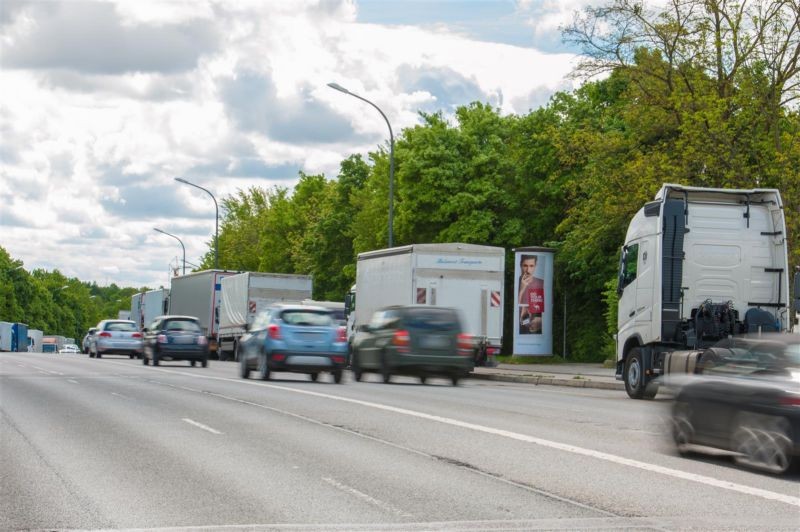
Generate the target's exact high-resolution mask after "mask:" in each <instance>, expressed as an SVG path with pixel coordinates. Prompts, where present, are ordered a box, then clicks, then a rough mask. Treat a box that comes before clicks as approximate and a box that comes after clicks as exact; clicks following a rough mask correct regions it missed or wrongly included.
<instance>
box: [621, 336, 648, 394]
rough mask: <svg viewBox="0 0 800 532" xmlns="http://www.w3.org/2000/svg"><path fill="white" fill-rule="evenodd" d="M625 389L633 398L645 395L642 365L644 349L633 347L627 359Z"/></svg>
mask: <svg viewBox="0 0 800 532" xmlns="http://www.w3.org/2000/svg"><path fill="white" fill-rule="evenodd" d="M625 391H626V392H628V396H629V397H630V398H631V399H642V398H643V397H644V392H645V386H644V367H643V366H642V351H641V349H639V348H638V347H634V348H633V349H631V352H630V353H628V358H627V360H626V361H625Z"/></svg>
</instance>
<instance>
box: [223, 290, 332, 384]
mask: <svg viewBox="0 0 800 532" xmlns="http://www.w3.org/2000/svg"><path fill="white" fill-rule="evenodd" d="M238 350H239V351H238V352H239V368H240V371H239V376H240V377H242V378H243V379H246V378H248V377H249V376H250V372H251V371H253V370H255V371H257V372H258V376H259V378H261V379H262V380H266V379H269V378H270V375H271V374H272V372H274V371H288V372H292V373H306V374H308V375H310V376H311V380H312V381H316V380H317V378H318V376H319V374H320V373H321V372H329V373H331V374H332V375H333V379H334V381H335V382H336V383H341V382H342V374H343V371H344V368H345V363H346V358H347V333H346V329H345V327H343V326H340V325H338V324H337V323H336V321H335V318H334V316H333V315H332V314H331V312H330V310H329V309H326V308H323V307H317V306H310V305H277V306H274V307H271V308H269V309H267V310H265V311H263V312H261V313H259V314H258V315H257V316H256V317H255V319H254V320H253V324H252V325H251V326H250V327H249V328H248V331H247V333H246V334H245V335H243V336H242V337H241V339H240V340H239V346H238Z"/></svg>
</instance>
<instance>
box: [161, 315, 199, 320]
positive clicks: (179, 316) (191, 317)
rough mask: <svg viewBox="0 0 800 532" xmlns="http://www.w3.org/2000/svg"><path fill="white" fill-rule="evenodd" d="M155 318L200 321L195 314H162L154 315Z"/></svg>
mask: <svg viewBox="0 0 800 532" xmlns="http://www.w3.org/2000/svg"><path fill="white" fill-rule="evenodd" d="M156 319H157V320H192V321H200V320H199V319H198V318H197V317H196V316H183V315H181V314H164V315H163V316H156Z"/></svg>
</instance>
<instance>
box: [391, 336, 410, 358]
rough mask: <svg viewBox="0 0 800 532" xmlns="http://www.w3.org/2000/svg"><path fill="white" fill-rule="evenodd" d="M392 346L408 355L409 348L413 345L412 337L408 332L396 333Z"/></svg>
mask: <svg viewBox="0 0 800 532" xmlns="http://www.w3.org/2000/svg"><path fill="white" fill-rule="evenodd" d="M392 344H393V345H394V346H395V347H396V348H397V350H398V351H399V352H401V353H408V346H409V345H410V344H411V336H409V334H408V331H396V332H395V333H394V337H393V338H392Z"/></svg>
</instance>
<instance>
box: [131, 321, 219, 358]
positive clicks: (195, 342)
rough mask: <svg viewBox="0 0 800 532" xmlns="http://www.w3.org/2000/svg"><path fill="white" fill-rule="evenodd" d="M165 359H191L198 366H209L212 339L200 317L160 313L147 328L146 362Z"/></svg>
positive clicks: (145, 337)
mask: <svg viewBox="0 0 800 532" xmlns="http://www.w3.org/2000/svg"><path fill="white" fill-rule="evenodd" d="M162 360H188V361H189V363H190V364H191V365H192V366H194V365H195V364H196V363H197V362H200V365H202V366H203V367H204V368H205V367H206V366H208V339H207V338H206V336H205V334H203V328H202V327H201V326H200V322H199V321H198V319H197V318H195V317H192V316H159V317H157V318H156V319H155V320H153V323H151V324H150V325H149V326H148V327H147V328H145V330H144V348H143V351H142V363H143V364H144V365H145V366H146V365H147V364H149V363H150V361H152V362H153V365H154V366H158V364H159V362H161V361H162Z"/></svg>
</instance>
